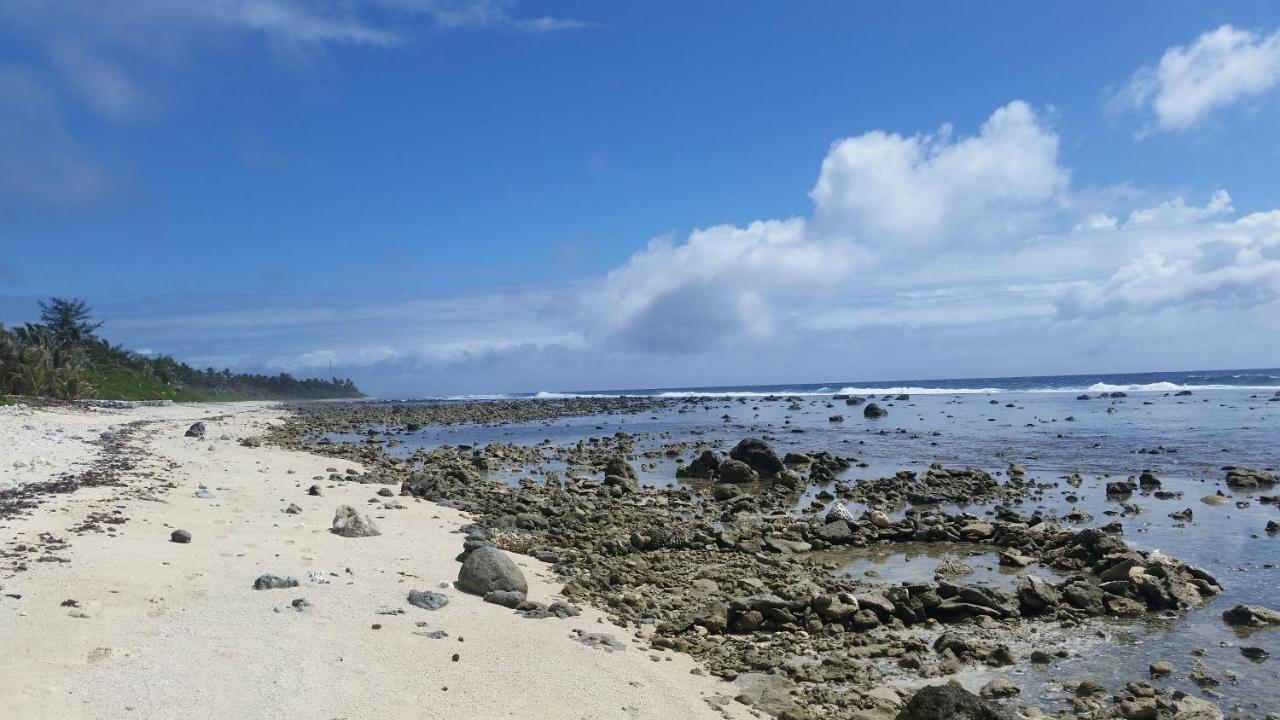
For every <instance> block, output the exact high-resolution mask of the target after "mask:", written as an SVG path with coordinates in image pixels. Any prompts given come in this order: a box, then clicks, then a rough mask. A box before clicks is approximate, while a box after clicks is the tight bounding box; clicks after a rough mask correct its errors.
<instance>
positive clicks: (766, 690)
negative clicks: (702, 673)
mask: <svg viewBox="0 0 1280 720" xmlns="http://www.w3.org/2000/svg"><path fill="white" fill-rule="evenodd" d="M735 683H736V684H737V686H738V693H739V696H740V697H743V698H745V699H746V700H747V701H748V702H749V703H750V705H751V706H752V707H753V708H755V709H757V710H760V711H762V712H765V713H768V714H769V715H772V716H774V717H778V718H783V717H799V715H798V714H799V713H800V712H801V708H800V705H799V704H798V703H797V702H796V700H795V697H794V694H795V691H796V690H797V689H798V688H797V686H796V683H795V681H793V680H791V679H790V678H788V677H786V676H785V675H774V674H771V673H762V672H750V673H743V674H742V675H739V676H738V677H737V680H736V681H735Z"/></svg>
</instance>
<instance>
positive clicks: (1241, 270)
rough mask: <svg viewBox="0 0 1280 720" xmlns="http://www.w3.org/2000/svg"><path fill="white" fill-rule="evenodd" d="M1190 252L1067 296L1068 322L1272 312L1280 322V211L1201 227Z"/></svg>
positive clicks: (1062, 304) (1151, 258)
mask: <svg viewBox="0 0 1280 720" xmlns="http://www.w3.org/2000/svg"><path fill="white" fill-rule="evenodd" d="M1200 235H1201V237H1202V238H1204V239H1203V240H1202V241H1201V242H1199V243H1198V244H1196V245H1195V246H1194V247H1193V248H1190V250H1189V251H1181V252H1179V251H1177V250H1174V251H1172V252H1167V253H1156V252H1149V253H1144V254H1142V255H1140V256H1138V257H1135V258H1134V259H1132V260H1131V261H1130V262H1128V263H1126V264H1125V265H1124V266H1122V267H1121V268H1119V269H1118V270H1116V271H1115V272H1114V273H1113V274H1112V275H1111V276H1110V277H1108V278H1106V279H1105V280H1103V281H1100V282H1082V283H1079V284H1078V285H1076V286H1074V287H1072V288H1071V289H1069V290H1068V291H1067V292H1065V293H1063V295H1062V297H1061V299H1060V300H1059V302H1058V315H1059V317H1061V318H1063V319H1068V320H1070V319H1077V318H1097V317H1111V316H1115V315H1118V314H1137V315H1141V314H1150V313H1161V312H1172V313H1180V312H1186V311H1189V310H1192V309H1195V310H1206V309H1209V310H1213V311H1217V312H1231V311H1234V310H1237V309H1246V310H1258V309H1261V308H1272V311H1273V313H1274V314H1273V315H1272V317H1273V318H1275V319H1276V322H1273V323H1271V324H1272V325H1275V324H1277V323H1280V211H1272V212H1270V213H1259V214H1254V215H1249V216H1246V217H1244V218H1241V219H1240V220H1238V221H1236V222H1234V223H1221V224H1217V225H1212V226H1207V227H1204V228H1202V229H1201V233H1200Z"/></svg>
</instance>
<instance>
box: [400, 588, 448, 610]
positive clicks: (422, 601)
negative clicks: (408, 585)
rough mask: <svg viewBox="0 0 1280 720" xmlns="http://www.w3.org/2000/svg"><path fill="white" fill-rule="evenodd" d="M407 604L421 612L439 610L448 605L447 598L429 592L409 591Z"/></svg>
mask: <svg viewBox="0 0 1280 720" xmlns="http://www.w3.org/2000/svg"><path fill="white" fill-rule="evenodd" d="M409 604H410V605H413V606H414V607H420V608H422V609H423V610H439V609H440V608H442V607H444V606H445V605H448V604H449V596H448V595H445V594H444V593H438V592H433V591H431V590H410V591H409Z"/></svg>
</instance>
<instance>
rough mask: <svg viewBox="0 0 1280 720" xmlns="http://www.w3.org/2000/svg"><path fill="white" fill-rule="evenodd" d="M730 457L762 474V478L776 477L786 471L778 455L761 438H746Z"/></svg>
mask: <svg viewBox="0 0 1280 720" xmlns="http://www.w3.org/2000/svg"><path fill="white" fill-rule="evenodd" d="M729 457H731V458H733V459H734V460H740V461H742V462H744V463H746V464H747V465H748V466H749V467H750V468H751V469H752V470H755V471H756V472H758V473H760V475H761V477H769V476H770V475H776V474H778V473H780V472H782V471H783V469H784V467H783V464H782V461H781V460H779V459H778V454H777V453H775V452H774V451H773V448H771V447H769V444H768V443H766V442H765V441H763V440H760V439H759V438H744V439H743V440H742V441H741V442H739V443H738V444H737V445H736V446H734V448H733V450H731V451H730V452H729ZM730 482H732V481H730Z"/></svg>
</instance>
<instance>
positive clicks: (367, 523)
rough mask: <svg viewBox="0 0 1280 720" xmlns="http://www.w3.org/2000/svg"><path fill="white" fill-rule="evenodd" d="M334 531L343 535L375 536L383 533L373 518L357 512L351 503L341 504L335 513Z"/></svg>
mask: <svg viewBox="0 0 1280 720" xmlns="http://www.w3.org/2000/svg"><path fill="white" fill-rule="evenodd" d="M332 532H333V534H334V535H341V536H342V537H373V536H374V535H381V534H382V533H381V532H380V531H379V530H378V526H377V525H374V524H373V521H372V520H370V519H369V518H368V517H367V516H364V515H361V514H360V513H358V512H356V509H355V508H353V507H351V506H350V505H340V506H339V507H338V510H337V512H335V513H334V514H333V528H332Z"/></svg>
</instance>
